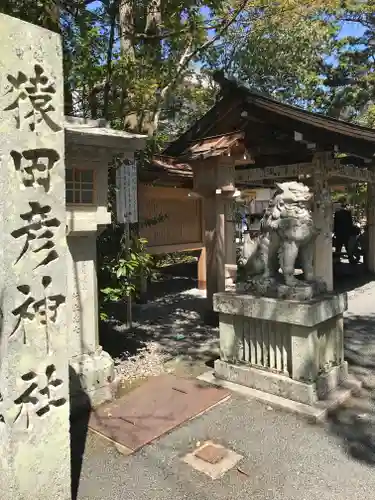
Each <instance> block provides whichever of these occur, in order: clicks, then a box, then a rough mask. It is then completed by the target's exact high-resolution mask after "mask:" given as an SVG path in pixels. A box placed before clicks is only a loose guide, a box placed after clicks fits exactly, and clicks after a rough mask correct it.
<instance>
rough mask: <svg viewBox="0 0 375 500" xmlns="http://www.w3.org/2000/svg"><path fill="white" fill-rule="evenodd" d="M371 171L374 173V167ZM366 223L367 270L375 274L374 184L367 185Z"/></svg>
mask: <svg viewBox="0 0 375 500" xmlns="http://www.w3.org/2000/svg"><path fill="white" fill-rule="evenodd" d="M372 170H373V171H375V169H374V167H372ZM367 223H368V248H367V268H368V270H369V271H370V272H371V273H375V184H374V183H370V182H369V183H368V184H367Z"/></svg>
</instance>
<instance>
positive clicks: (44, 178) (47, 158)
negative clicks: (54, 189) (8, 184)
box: [10, 148, 60, 193]
mask: <svg viewBox="0 0 375 500" xmlns="http://www.w3.org/2000/svg"><path fill="white" fill-rule="evenodd" d="M10 155H11V157H12V158H13V162H14V167H15V169H16V171H17V172H18V174H19V176H20V180H21V184H22V185H23V186H24V187H39V186H42V187H43V188H44V191H45V192H46V193H47V192H48V191H49V189H50V182H51V170H52V168H53V167H54V165H55V164H56V162H57V161H58V160H59V159H60V155H59V154H58V153H57V151H55V150H54V149H48V148H39V149H29V150H26V151H22V153H20V152H18V151H14V150H13V151H11V152H10Z"/></svg>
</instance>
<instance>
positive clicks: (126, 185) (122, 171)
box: [116, 160, 138, 224]
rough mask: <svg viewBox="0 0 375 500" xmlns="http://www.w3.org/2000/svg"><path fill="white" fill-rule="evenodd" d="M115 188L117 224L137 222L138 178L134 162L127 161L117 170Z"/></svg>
mask: <svg viewBox="0 0 375 500" xmlns="http://www.w3.org/2000/svg"><path fill="white" fill-rule="evenodd" d="M116 187H117V193H116V212H117V222H119V223H123V224H124V223H125V224H134V223H135V222H138V200H137V194H138V177H137V164H136V162H135V160H133V161H127V162H125V163H123V164H122V165H121V166H120V167H118V168H117V171H116Z"/></svg>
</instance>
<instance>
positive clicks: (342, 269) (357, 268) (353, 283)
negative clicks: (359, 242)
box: [333, 262, 374, 293]
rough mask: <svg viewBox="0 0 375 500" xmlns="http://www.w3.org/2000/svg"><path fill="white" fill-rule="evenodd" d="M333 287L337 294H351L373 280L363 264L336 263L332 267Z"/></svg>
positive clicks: (372, 276)
mask: <svg viewBox="0 0 375 500" xmlns="http://www.w3.org/2000/svg"><path fill="white" fill-rule="evenodd" d="M333 276H334V287H335V290H336V291H337V292H339V293H342V292H351V291H353V290H355V289H356V288H359V287H361V286H363V285H366V284H367V283H370V282H371V281H373V280H374V275H373V274H370V273H369V272H368V271H367V269H366V268H365V266H364V265H363V264H354V265H352V264H349V262H340V263H336V264H334V266H333Z"/></svg>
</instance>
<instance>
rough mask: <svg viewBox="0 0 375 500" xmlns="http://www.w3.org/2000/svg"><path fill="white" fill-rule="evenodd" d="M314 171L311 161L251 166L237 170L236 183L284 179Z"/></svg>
mask: <svg viewBox="0 0 375 500" xmlns="http://www.w3.org/2000/svg"><path fill="white" fill-rule="evenodd" d="M311 173H312V164H311V163H296V164H295V165H283V166H281V167H266V168H250V169H246V170H236V173H235V179H236V183H248V182H253V181H262V180H265V179H274V180H280V181H283V180H285V179H288V178H296V177H299V176H301V175H309V174H311Z"/></svg>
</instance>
